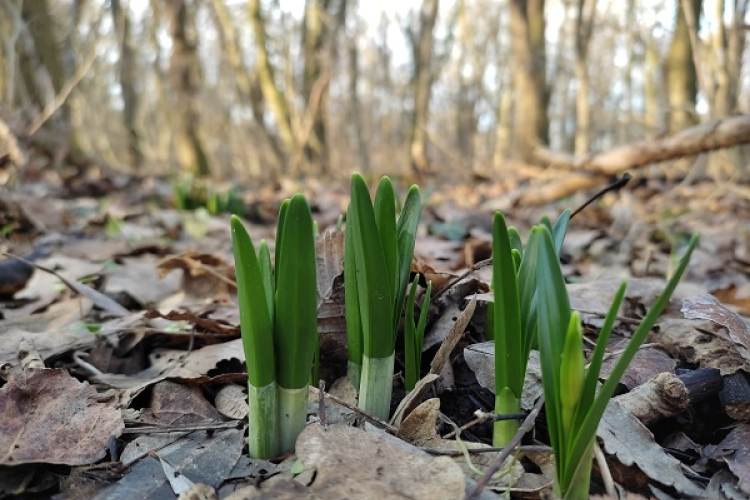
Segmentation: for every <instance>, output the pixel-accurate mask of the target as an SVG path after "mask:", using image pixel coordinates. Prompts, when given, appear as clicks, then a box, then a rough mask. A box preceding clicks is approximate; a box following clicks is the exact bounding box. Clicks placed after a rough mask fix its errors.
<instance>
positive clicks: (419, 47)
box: [409, 0, 440, 177]
mask: <svg viewBox="0 0 750 500" xmlns="http://www.w3.org/2000/svg"><path fill="white" fill-rule="evenodd" d="M439 7H440V1H439V0H424V1H423V2H422V7H421V10H420V13H419V27H418V30H419V32H418V33H415V32H414V31H413V30H412V31H410V33H409V39H410V42H411V47H412V60H413V61H412V62H413V66H414V68H413V73H412V95H413V97H414V109H413V110H412V113H411V129H410V134H409V135H410V140H409V160H410V165H411V171H412V174H413V175H415V176H417V177H419V176H420V175H421V174H422V173H424V172H427V171H428V170H429V160H428V158H427V138H428V137H427V122H428V119H429V110H430V94H431V93H432V83H433V80H434V74H433V70H432V55H433V54H432V45H433V43H434V40H433V32H434V30H435V23H436V21H437V15H438V10H439Z"/></svg>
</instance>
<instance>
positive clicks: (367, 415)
mask: <svg viewBox="0 0 750 500" xmlns="http://www.w3.org/2000/svg"><path fill="white" fill-rule="evenodd" d="M310 390H311V391H313V392H316V391H317V392H318V393H320V389H318V388H317V387H310ZM324 394H325V397H326V398H328V399H330V400H331V401H335V402H336V403H338V404H340V405H341V406H343V407H344V408H348V409H350V410H352V411H353V412H355V413H359V414H360V415H362V416H363V417H364V418H366V419H367V420H369V421H370V422H372V423H373V424H376V425H377V426H378V427H382V428H383V429H385V430H387V431H388V432H392V433H395V432H397V431H398V429H397V428H396V427H394V426H392V425H391V424H389V423H388V422H386V421H384V420H381V419H379V418H378V417H376V416H375V415H373V414H372V413H368V412H366V411H364V410H363V409H361V408H357V407H356V406H354V405H350V404H349V403H347V402H346V401H344V400H343V399H340V398H337V397H336V396H334V395H332V394H329V393H327V392H324Z"/></svg>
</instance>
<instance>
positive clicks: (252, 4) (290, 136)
mask: <svg viewBox="0 0 750 500" xmlns="http://www.w3.org/2000/svg"><path fill="white" fill-rule="evenodd" d="M248 9H249V12H250V24H251V25H252V28H253V34H254V35H255V51H256V56H255V57H256V61H257V65H258V80H259V82H260V89H261V92H262V93H263V97H264V98H265V100H266V102H267V103H268V106H269V107H270V108H271V112H272V113H273V116H274V120H275V122H276V126H277V127H278V130H279V135H280V136H281V140H282V142H283V143H284V148H285V149H286V152H287V154H291V153H292V152H293V151H295V150H296V148H297V139H296V137H295V134H294V131H293V129H292V115H291V112H290V111H289V106H288V104H287V101H286V96H285V95H284V92H283V91H282V90H281V89H280V88H279V87H278V86H277V85H276V76H275V70H274V67H273V64H271V59H270V57H269V54H268V49H267V48H266V46H267V43H268V36H267V35H266V21H265V19H264V17H263V12H262V10H261V5H260V0H250V1H249V2H248ZM287 170H288V168H287V166H286V165H285V168H284V169H283V170H282V173H286V171H287Z"/></svg>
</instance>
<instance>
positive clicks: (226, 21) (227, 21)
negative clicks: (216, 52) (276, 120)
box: [211, 0, 287, 169]
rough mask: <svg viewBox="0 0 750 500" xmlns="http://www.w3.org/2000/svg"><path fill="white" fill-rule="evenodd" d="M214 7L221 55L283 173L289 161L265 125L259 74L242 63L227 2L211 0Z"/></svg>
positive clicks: (238, 42) (240, 51)
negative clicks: (225, 60) (284, 166)
mask: <svg viewBox="0 0 750 500" xmlns="http://www.w3.org/2000/svg"><path fill="white" fill-rule="evenodd" d="M211 4H212V6H213V12H214V16H215V18H216V27H217V28H218V31H219V38H220V43H221V51H222V53H223V55H224V56H225V57H226V58H227V62H229V66H230V67H231V68H232V72H233V76H234V85H235V87H236V88H237V91H238V93H239V95H240V97H241V99H242V100H243V101H245V102H249V104H250V109H251V111H252V113H253V120H255V123H256V124H257V125H258V127H259V128H260V130H261V131H262V132H263V137H264V138H265V140H266V143H267V144H268V147H269V149H270V150H271V153H272V154H273V158H274V159H275V160H276V162H277V164H278V169H281V167H282V166H283V165H285V164H286V161H287V158H286V155H285V154H284V150H283V148H282V147H281V144H279V141H278V138H277V137H276V135H274V134H273V133H272V132H271V130H270V129H269V128H268V126H267V125H266V120H265V107H264V106H263V95H262V92H260V85H259V84H258V75H257V71H256V70H255V69H254V68H248V67H247V66H246V65H245V63H244V62H243V55H242V48H241V47H240V41H239V38H238V36H237V30H236V29H235V27H234V24H233V23H232V17H231V15H230V13H229V11H228V10H227V6H226V4H225V2H224V0H212V2H211ZM259 94H260V95H259Z"/></svg>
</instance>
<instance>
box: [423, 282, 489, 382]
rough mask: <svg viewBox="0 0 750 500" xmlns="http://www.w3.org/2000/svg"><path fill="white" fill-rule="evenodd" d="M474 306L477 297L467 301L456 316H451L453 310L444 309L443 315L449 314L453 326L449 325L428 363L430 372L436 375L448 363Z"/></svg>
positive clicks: (472, 313) (467, 323)
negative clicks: (436, 350)
mask: <svg viewBox="0 0 750 500" xmlns="http://www.w3.org/2000/svg"><path fill="white" fill-rule="evenodd" d="M476 307H477V299H476V297H474V298H472V299H471V300H470V301H469V303H468V304H467V306H466V308H465V309H464V310H463V311H461V313H460V315H459V316H458V318H455V317H454V316H453V314H454V313H455V311H454V310H448V311H446V314H445V315H448V314H450V315H451V316H450V321H451V322H452V323H453V326H451V328H450V331H449V332H448V334H447V335H446V336H445V339H443V342H442V343H441V344H440V348H438V352H437V353H436V354H435V357H434V358H433V359H432V363H430V373H432V374H435V375H438V374H439V373H440V372H441V370H442V369H443V367H444V366H445V365H446V364H447V363H448V360H449V358H450V355H451V353H452V352H453V349H454V348H455V347H456V344H458V341H459V340H461V336H462V335H463V334H464V331H465V330H466V327H467V326H468V325H469V322H470V321H471V318H472V317H473V316H474V310H475V309H476Z"/></svg>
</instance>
